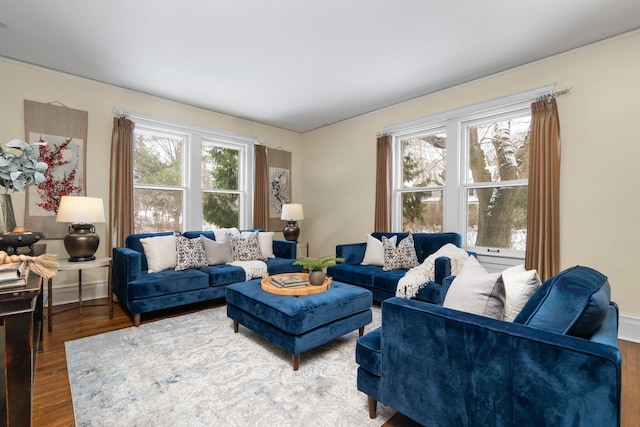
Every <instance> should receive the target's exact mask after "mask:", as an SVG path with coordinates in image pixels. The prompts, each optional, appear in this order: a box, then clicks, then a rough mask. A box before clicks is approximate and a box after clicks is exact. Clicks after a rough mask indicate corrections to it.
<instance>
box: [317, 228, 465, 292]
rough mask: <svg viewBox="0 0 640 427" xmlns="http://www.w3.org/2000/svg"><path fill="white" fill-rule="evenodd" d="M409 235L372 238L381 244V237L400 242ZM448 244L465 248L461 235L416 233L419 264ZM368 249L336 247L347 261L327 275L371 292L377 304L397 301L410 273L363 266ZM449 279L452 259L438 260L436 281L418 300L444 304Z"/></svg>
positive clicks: (350, 245)
mask: <svg viewBox="0 0 640 427" xmlns="http://www.w3.org/2000/svg"><path fill="white" fill-rule="evenodd" d="M408 235H409V234H408V233H382V232H375V233H371V236H372V237H375V238H376V239H378V240H381V239H382V236H385V237H387V238H390V237H392V236H397V239H398V242H400V241H401V240H402V239H404V238H405V237H407V236H408ZM447 243H452V244H454V245H456V246H458V247H460V246H461V245H462V237H461V236H460V235H459V234H458V233H413V244H414V247H415V250H416V255H417V257H418V262H419V263H422V262H423V261H424V260H425V258H427V257H428V256H429V255H431V254H433V253H435V252H436V251H437V250H438V249H440V248H441V247H442V246H444V245H446V244H447ZM366 248H367V244H366V243H348V244H342V245H337V246H336V257H339V258H344V262H342V263H340V264H336V265H334V266H332V267H329V268H328V269H327V275H328V276H331V277H332V278H333V279H334V280H337V281H339V282H343V283H349V284H351V285H357V286H362V287H363V288H366V289H368V290H370V291H371V292H372V293H373V300H374V301H377V302H381V301H384V300H385V299H387V298H391V297H394V296H395V295H396V287H397V286H398V280H400V278H401V277H402V276H404V275H405V273H406V272H407V270H406V269H398V270H391V271H384V270H383V268H382V267H381V266H377V265H362V264H361V263H362V261H363V260H364V256H365V250H366ZM449 275H451V262H450V260H449V258H446V257H440V258H438V259H437V260H436V262H435V277H434V279H435V280H434V281H430V282H428V283H427V284H426V286H423V287H422V288H421V289H420V291H419V292H418V294H417V295H416V297H415V299H417V300H420V301H426V302H430V303H432V304H441V303H442V298H443V296H442V280H443V279H444V278H445V277H447V276H449Z"/></svg>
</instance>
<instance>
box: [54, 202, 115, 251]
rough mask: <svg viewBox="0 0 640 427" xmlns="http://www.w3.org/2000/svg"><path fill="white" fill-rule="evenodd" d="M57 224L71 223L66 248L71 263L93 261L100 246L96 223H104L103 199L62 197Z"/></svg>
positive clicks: (65, 240) (65, 239)
mask: <svg viewBox="0 0 640 427" xmlns="http://www.w3.org/2000/svg"><path fill="white" fill-rule="evenodd" d="M56 221H57V222H71V223H72V224H71V225H70V226H69V234H67V235H66V236H65V238H64V247H65V249H66V250H67V253H68V254H69V261H71V262H79V261H92V260H94V259H96V257H95V255H94V254H95V253H96V250H97V249H98V245H99V244H100V237H99V236H98V235H97V234H96V232H95V231H96V229H95V227H94V225H93V223H94V222H104V221H105V220H104V206H103V204H102V199H100V198H97V197H84V196H62V197H61V198H60V206H59V207H58V215H57V216H56Z"/></svg>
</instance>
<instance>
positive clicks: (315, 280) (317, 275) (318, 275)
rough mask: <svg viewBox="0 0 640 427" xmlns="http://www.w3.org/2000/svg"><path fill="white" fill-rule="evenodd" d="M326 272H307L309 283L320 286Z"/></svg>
mask: <svg viewBox="0 0 640 427" xmlns="http://www.w3.org/2000/svg"><path fill="white" fill-rule="evenodd" d="M325 276H326V274H325V272H324V271H322V270H312V271H310V272H309V283H310V284H312V285H314V286H320V285H322V284H323V283H324V278H325Z"/></svg>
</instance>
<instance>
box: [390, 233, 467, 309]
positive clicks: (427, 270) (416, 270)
mask: <svg viewBox="0 0 640 427" xmlns="http://www.w3.org/2000/svg"><path fill="white" fill-rule="evenodd" d="M442 256H443V257H447V258H449V259H451V274H452V275H454V276H456V275H458V273H460V270H462V266H463V265H464V263H465V262H466V261H467V259H469V254H468V253H467V251H465V250H464V249H461V248H459V247H457V246H456V245H454V244H452V243H447V244H446V245H444V246H443V247H441V248H440V249H438V250H437V251H436V252H434V253H432V254H431V255H429V256H428V257H427V258H425V260H424V261H423V262H422V264H420V265H419V266H417V267H413V268H412V269H410V270H409V271H407V273H406V274H405V275H404V276H403V277H401V278H400V280H399V281H398V287H397V288H396V296H397V297H402V298H413V297H415V296H416V295H417V294H418V291H419V290H420V288H421V287H423V286H424V285H426V284H427V282H428V281H430V280H431V281H433V279H434V276H435V265H436V259H437V258H440V257H442Z"/></svg>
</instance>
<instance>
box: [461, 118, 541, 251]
mask: <svg viewBox="0 0 640 427" xmlns="http://www.w3.org/2000/svg"><path fill="white" fill-rule="evenodd" d="M530 123H531V116H530V114H528V113H527V114H526V115H525V116H521V117H510V118H506V119H500V120H494V121H488V122H484V123H476V124H469V125H467V126H466V135H467V149H468V156H467V158H468V159H469V160H468V173H467V177H466V183H465V188H466V190H467V191H466V194H465V196H466V203H467V236H466V240H467V244H468V245H469V246H482V247H488V248H507V249H514V250H523V251H524V250H525V248H526V238H527V184H528V177H529V133H530V130H529V127H530Z"/></svg>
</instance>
